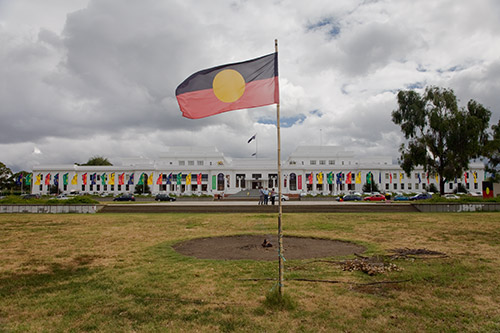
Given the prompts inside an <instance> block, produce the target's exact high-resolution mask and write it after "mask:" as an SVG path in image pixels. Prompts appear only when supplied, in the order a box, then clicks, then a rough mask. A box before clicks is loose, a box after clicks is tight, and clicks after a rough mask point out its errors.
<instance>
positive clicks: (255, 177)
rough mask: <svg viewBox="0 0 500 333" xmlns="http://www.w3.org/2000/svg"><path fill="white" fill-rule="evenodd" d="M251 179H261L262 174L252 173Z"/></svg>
mask: <svg viewBox="0 0 500 333" xmlns="http://www.w3.org/2000/svg"><path fill="white" fill-rule="evenodd" d="M252 178H253V179H261V178H262V174H260V173H253V174H252Z"/></svg>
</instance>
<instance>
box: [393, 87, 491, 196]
mask: <svg viewBox="0 0 500 333" xmlns="http://www.w3.org/2000/svg"><path fill="white" fill-rule="evenodd" d="M398 106H399V107H398V109H397V110H394V111H393V112H392V121H393V122H394V123H395V124H397V125H400V127H401V131H402V132H403V134H404V136H405V138H406V140H407V143H406V144H402V145H401V148H400V153H401V157H400V166H401V168H402V169H403V170H404V171H405V172H406V174H407V175H410V173H411V171H412V170H413V169H414V168H415V167H416V166H418V165H421V166H423V168H424V170H425V171H426V172H429V173H430V174H438V175H439V192H440V193H441V195H443V194H444V185H445V181H446V180H447V179H454V178H455V177H460V176H461V175H462V173H463V171H464V170H467V169H468V166H469V161H470V160H471V159H473V158H477V157H479V156H480V155H482V152H483V151H484V145H485V144H486V142H487V139H488V133H487V128H488V123H489V121H490V116H491V111H489V110H488V109H486V108H485V107H483V106H482V105H481V104H479V103H477V102H476V101H474V100H470V101H469V102H468V103H467V108H464V107H462V108H459V107H458V105H457V98H456V97H455V94H454V92H453V90H451V89H443V88H438V87H427V88H426V89H425V92H424V93H423V94H422V95H420V94H419V93H417V92H415V91H412V90H408V91H400V92H399V93H398Z"/></svg>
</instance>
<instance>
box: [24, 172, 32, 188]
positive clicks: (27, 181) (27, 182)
mask: <svg viewBox="0 0 500 333" xmlns="http://www.w3.org/2000/svg"><path fill="white" fill-rule="evenodd" d="M32 178H33V174H32V173H28V174H27V175H26V177H25V178H24V185H31V181H32Z"/></svg>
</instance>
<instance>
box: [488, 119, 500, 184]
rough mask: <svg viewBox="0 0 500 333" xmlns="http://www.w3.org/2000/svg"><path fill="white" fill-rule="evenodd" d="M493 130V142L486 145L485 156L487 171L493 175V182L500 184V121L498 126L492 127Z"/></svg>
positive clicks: (489, 141)
mask: <svg viewBox="0 0 500 333" xmlns="http://www.w3.org/2000/svg"><path fill="white" fill-rule="evenodd" d="M491 129H492V130H493V132H492V134H491V137H492V138H491V140H490V139H489V140H488V142H487V143H486V145H485V149H484V155H485V157H486V158H488V163H487V164H486V171H487V172H489V173H490V174H491V176H490V180H491V181H492V182H500V120H499V121H498V124H497V125H493V126H491Z"/></svg>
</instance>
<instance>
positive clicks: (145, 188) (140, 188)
mask: <svg viewBox="0 0 500 333" xmlns="http://www.w3.org/2000/svg"><path fill="white" fill-rule="evenodd" d="M134 193H137V194H146V193H151V189H150V188H149V185H146V184H141V185H139V184H137V185H135V191H134Z"/></svg>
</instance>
